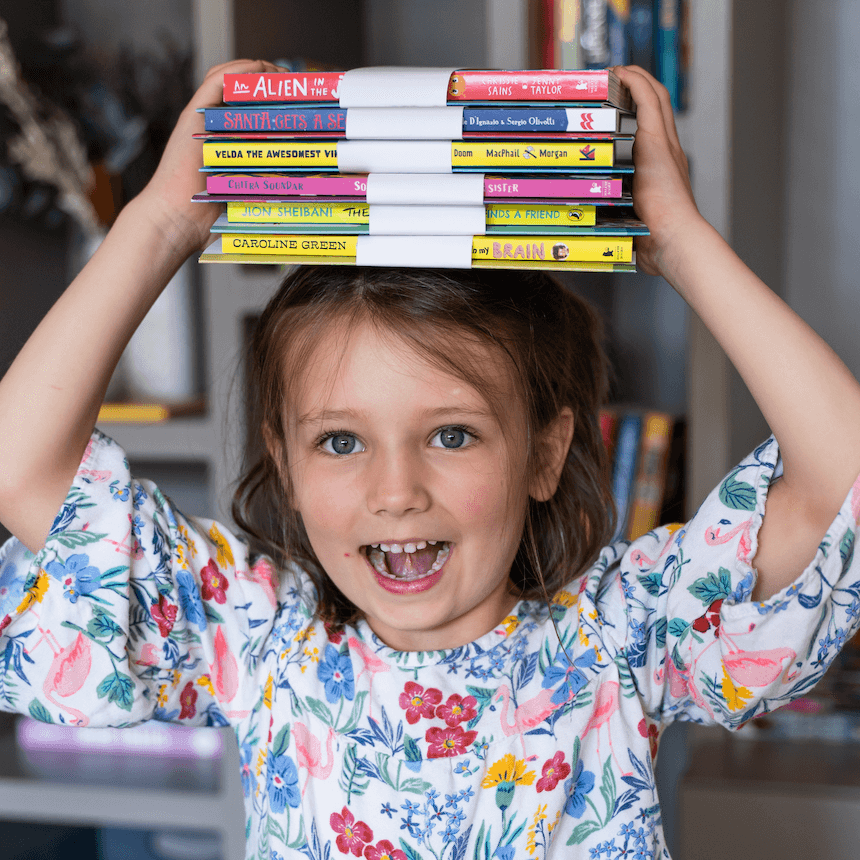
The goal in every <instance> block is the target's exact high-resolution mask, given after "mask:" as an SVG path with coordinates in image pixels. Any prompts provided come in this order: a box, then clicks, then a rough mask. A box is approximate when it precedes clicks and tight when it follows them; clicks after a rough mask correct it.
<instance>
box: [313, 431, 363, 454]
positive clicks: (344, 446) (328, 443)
mask: <svg viewBox="0 0 860 860" xmlns="http://www.w3.org/2000/svg"><path fill="white" fill-rule="evenodd" d="M320 444H321V445H322V449H323V451H325V452H326V453H327V454H358V453H360V452H361V451H363V450H364V445H363V444H362V443H361V442H359V441H358V439H356V438H355V436H353V435H352V433H332V434H331V436H326V437H325V439H323V440H322V442H321V443H320Z"/></svg>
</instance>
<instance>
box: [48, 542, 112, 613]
mask: <svg viewBox="0 0 860 860" xmlns="http://www.w3.org/2000/svg"><path fill="white" fill-rule="evenodd" d="M45 570H46V571H48V573H49V574H50V575H51V576H53V577H54V579H58V580H59V581H60V582H62V583H63V593H64V595H65V597H66V598H67V599H68V600H70V601H71V602H72V603H77V602H78V598H79V597H80V596H81V595H82V594H92V593H93V592H94V591H95V590H96V589H97V588H100V587H101V584H102V575H101V571H100V570H99V569H98V568H97V567H93V566H92V565H90V557H89V556H88V555H86V554H85V553H76V554H75V555H70V556H69V557H68V558H67V559H66V560H65V562H61V561H49V562H48V563H47V564H46V565H45Z"/></svg>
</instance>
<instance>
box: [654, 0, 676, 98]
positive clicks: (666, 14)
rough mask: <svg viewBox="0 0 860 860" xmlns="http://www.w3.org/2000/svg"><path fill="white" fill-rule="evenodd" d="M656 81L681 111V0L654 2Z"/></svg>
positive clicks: (657, 0) (658, 0) (659, 0)
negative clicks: (667, 91) (662, 86)
mask: <svg viewBox="0 0 860 860" xmlns="http://www.w3.org/2000/svg"><path fill="white" fill-rule="evenodd" d="M656 25H657V26H656V28H655V33H656V38H657V49H656V54H657V79H658V80H659V81H660V83H662V84H663V85H664V86H665V87H666V89H667V90H669V97H670V99H671V100H672V108H673V109H674V110H676V111H677V110H680V109H681V0H656Z"/></svg>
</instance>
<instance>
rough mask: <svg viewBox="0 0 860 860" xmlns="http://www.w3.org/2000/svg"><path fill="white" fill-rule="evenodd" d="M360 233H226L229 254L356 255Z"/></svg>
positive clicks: (224, 240) (223, 242)
mask: <svg viewBox="0 0 860 860" xmlns="http://www.w3.org/2000/svg"><path fill="white" fill-rule="evenodd" d="M357 242H358V236H288V235H281V234H272V235H265V234H260V233H256V234H252V235H246V234H244V233H223V234H222V235H221V249H222V251H223V253H225V254H291V255H294V256H313V257H316V256H320V257H354V256H355V249H356V246H357Z"/></svg>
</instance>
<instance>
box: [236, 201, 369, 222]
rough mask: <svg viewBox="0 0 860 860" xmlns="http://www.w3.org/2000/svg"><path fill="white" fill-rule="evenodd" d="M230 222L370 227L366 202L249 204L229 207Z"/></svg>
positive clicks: (243, 203)
mask: <svg viewBox="0 0 860 860" xmlns="http://www.w3.org/2000/svg"><path fill="white" fill-rule="evenodd" d="M227 220H228V221H230V222H232V223H234V224H254V223H266V224H291V223H292V224H367V223H369V221H370V208H369V207H368V205H367V204H366V203H324V202H323V203H319V202H315V203H304V202H301V203H250V202H236V203H228V204H227Z"/></svg>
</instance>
